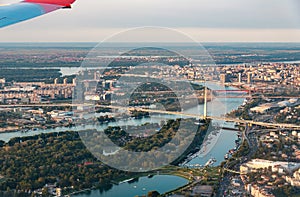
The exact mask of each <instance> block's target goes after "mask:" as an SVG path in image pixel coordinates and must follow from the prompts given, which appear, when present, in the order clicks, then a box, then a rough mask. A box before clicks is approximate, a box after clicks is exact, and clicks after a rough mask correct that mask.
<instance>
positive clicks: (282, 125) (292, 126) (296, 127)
mask: <svg viewBox="0 0 300 197" xmlns="http://www.w3.org/2000/svg"><path fill="white" fill-rule="evenodd" d="M78 106H85V107H89V106H91V107H101V108H110V109H116V110H124V111H134V110H135V111H141V112H149V113H156V114H170V115H178V116H182V117H190V118H197V119H211V120H220V121H227V122H236V123H240V124H244V125H258V126H262V127H267V128H282V129H293V130H300V125H295V124H286V123H267V122H257V121H253V120H242V119H237V118H229V117H220V116H204V115H202V114H191V113H185V112H177V111H163V110H157V109H149V108H142V107H125V106H118V105H93V104H68V103H61V104H48V103H46V104H28V105H22V104H20V105H19V104H17V105H0V108H17V107H78Z"/></svg>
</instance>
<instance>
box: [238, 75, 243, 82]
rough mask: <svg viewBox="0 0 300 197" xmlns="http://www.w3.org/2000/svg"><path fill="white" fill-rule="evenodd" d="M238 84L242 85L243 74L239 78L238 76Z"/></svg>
mask: <svg viewBox="0 0 300 197" xmlns="http://www.w3.org/2000/svg"><path fill="white" fill-rule="evenodd" d="M238 82H239V83H242V73H239V76H238Z"/></svg>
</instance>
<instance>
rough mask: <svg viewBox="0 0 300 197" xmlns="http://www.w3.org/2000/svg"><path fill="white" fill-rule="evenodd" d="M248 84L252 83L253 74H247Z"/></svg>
mask: <svg viewBox="0 0 300 197" xmlns="http://www.w3.org/2000/svg"><path fill="white" fill-rule="evenodd" d="M247 83H248V84H250V83H252V73H250V72H249V73H247Z"/></svg>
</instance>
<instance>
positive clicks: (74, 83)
mask: <svg viewBox="0 0 300 197" xmlns="http://www.w3.org/2000/svg"><path fill="white" fill-rule="evenodd" d="M72 83H73V85H74V86H76V78H74V79H73V80H72Z"/></svg>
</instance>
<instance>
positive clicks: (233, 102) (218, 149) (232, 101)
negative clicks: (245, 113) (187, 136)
mask: <svg viewBox="0 0 300 197" xmlns="http://www.w3.org/2000/svg"><path fill="white" fill-rule="evenodd" d="M206 85H207V86H208V87H209V88H210V89H213V90H220V89H221V90H223V89H232V88H231V87H224V86H221V85H219V84H215V83H211V84H210V83H208V84H206ZM243 101H244V99H241V98H217V99H213V100H212V102H209V103H208V106H207V109H208V115H211V116H222V115H224V114H226V113H228V112H230V111H232V110H233V109H236V108H237V107H238V106H240V105H241V104H242V103H243ZM188 113H193V114H203V105H199V106H198V107H194V108H191V109H189V110H188ZM180 117H181V116H175V115H153V116H151V117H150V118H143V119H140V120H137V119H131V120H126V121H118V122H116V123H109V124H105V125H101V126H98V127H97V129H98V130H102V129H103V130H104V129H105V128H107V127H108V126H122V125H141V124H144V123H147V122H152V123H160V122H161V121H162V120H167V119H174V118H180ZM213 124H218V125H220V126H222V125H225V127H233V126H234V124H232V123H231V125H230V124H229V123H226V122H220V121H213ZM89 128H90V129H93V128H94V126H90V125H82V126H77V127H72V128H64V127H61V128H55V129H46V130H36V131H30V132H27V133H22V132H14V133H1V134H0V140H4V141H9V140H10V139H11V138H14V137H21V136H32V135H37V134H40V133H51V132H61V131H68V130H73V131H80V130H84V129H89ZM236 139H237V132H236V131H231V130H223V129H219V130H211V131H210V134H209V135H208V136H207V139H206V141H205V143H204V145H203V147H202V149H201V150H200V152H201V154H200V155H199V156H197V157H195V158H194V159H192V160H191V161H190V162H189V163H188V165H197V164H199V165H204V164H205V163H206V162H207V161H208V160H209V159H210V158H212V157H213V158H216V160H217V161H216V162H215V163H214V165H219V164H220V163H221V162H222V161H223V160H224V155H225V154H226V153H227V152H228V150H230V149H232V148H234V147H235V140H236ZM186 183H187V180H185V179H183V178H180V177H176V176H167V175H157V176H154V177H152V178H148V177H141V178H140V179H139V181H138V182H135V183H134V184H129V183H124V184H120V185H115V186H113V187H112V189H110V190H109V191H106V192H103V193H100V191H99V190H94V191H91V192H90V193H88V194H78V195H76V197H96V196H101V197H118V196H122V197H133V196H135V195H142V194H146V193H147V192H146V193H145V191H150V190H157V191H159V192H160V193H164V192H166V191H169V190H172V189H174V188H177V187H180V186H182V185H184V184H186Z"/></svg>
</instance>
